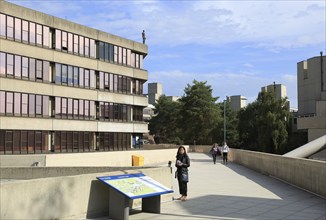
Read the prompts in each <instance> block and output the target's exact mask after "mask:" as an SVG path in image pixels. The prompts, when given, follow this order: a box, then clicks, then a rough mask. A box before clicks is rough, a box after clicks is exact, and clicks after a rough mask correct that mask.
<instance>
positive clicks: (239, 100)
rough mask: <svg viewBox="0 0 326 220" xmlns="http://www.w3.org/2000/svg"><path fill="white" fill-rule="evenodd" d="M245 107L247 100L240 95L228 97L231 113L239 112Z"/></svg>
mask: <svg viewBox="0 0 326 220" xmlns="http://www.w3.org/2000/svg"><path fill="white" fill-rule="evenodd" d="M246 106H247V98H246V97H245V96H242V95H233V96H230V107H231V110H232V111H240V110H241V109H242V108H244V107H246Z"/></svg>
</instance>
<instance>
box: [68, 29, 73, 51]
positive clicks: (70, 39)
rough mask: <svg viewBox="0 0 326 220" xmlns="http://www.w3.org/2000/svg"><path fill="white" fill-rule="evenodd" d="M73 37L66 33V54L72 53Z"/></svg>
mask: <svg viewBox="0 0 326 220" xmlns="http://www.w3.org/2000/svg"><path fill="white" fill-rule="evenodd" d="M73 47H74V44H73V35H72V34H71V33H68V52H69V53H72V52H73Z"/></svg>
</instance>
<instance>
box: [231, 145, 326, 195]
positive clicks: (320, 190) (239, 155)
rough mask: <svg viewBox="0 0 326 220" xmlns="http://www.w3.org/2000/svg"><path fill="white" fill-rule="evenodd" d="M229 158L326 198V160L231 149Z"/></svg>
mask: <svg viewBox="0 0 326 220" xmlns="http://www.w3.org/2000/svg"><path fill="white" fill-rule="evenodd" d="M229 160H230V161H233V162H235V163H238V164H241V165H243V166H246V167H248V168H250V169H252V170H256V171H258V172H260V173H263V174H266V175H271V176H274V177H276V178H279V179H281V180H283V181H285V182H288V183H290V184H292V185H295V186H297V187H300V188H302V189H305V190H307V191H310V192H312V193H315V194H317V195H320V196H322V197H324V198H326V162H324V161H317V160H310V159H303V158H290V157H284V156H282V155H275V154H267V153H261V152H254V151H246V150H239V149H231V150H230V153H229Z"/></svg>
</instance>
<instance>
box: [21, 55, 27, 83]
mask: <svg viewBox="0 0 326 220" xmlns="http://www.w3.org/2000/svg"><path fill="white" fill-rule="evenodd" d="M22 76H23V77H24V78H28V58H27V57H22Z"/></svg>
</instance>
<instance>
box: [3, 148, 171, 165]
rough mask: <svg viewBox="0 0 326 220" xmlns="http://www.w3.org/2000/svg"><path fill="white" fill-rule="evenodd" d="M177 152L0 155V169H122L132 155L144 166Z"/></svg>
mask: <svg viewBox="0 0 326 220" xmlns="http://www.w3.org/2000/svg"><path fill="white" fill-rule="evenodd" d="M176 153H177V150H176V149H175V148H171V149H155V150H129V151H110V152H90V153H61V154H51V153H50V154H33V155H0V161H1V162H0V167H12V166H19V167H21V166H33V164H35V162H39V164H38V166H46V167H62V166H68V167H69V166H70V167H71V166H88V167H92V166H110V167H113V166H115V167H123V166H126V167H128V166H132V155H134V154H137V155H140V156H143V157H144V165H145V166H148V165H151V164H157V163H166V164H168V161H174V160H175V156H176Z"/></svg>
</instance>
